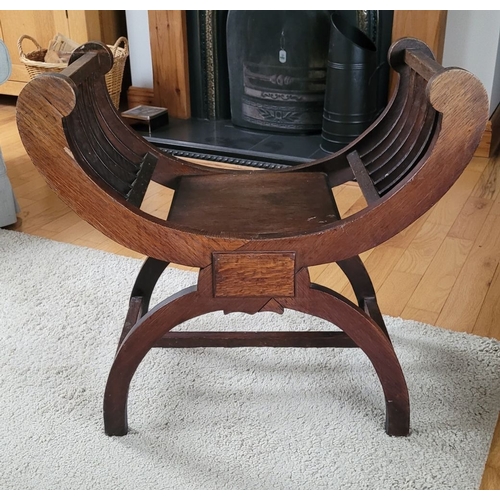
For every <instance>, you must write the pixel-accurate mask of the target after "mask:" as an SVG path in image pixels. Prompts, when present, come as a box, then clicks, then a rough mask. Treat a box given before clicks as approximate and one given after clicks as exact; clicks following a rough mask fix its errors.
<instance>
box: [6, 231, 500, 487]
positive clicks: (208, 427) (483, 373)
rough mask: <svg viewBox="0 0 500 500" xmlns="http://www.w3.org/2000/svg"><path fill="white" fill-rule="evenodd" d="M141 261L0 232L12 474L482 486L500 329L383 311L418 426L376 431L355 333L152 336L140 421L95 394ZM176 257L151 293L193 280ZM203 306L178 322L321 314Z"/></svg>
mask: <svg viewBox="0 0 500 500" xmlns="http://www.w3.org/2000/svg"><path fill="white" fill-rule="evenodd" d="M140 265H141V262H140V261H138V260H136V259H130V258H124V257H119V256H116V255H111V254H108V253H105V252H101V251H97V250H89V249H84V248H81V247H77V246H72V245H67V244H62V243H56V242H53V241H49V240H45V239H42V238H37V237H32V236H27V235H24V234H20V233H15V232H11V231H5V230H0V285H1V287H2V288H1V289H2V293H1V295H0V325H1V327H0V358H1V367H2V368H1V374H2V376H1V382H0V383H1V386H0V449H1V450H2V452H1V453H0V487H1V488H2V489H149V490H151V489H188V490H193V489H268V490H269V489H271V490H273V489H283V490H287V489H300V490H303V489H476V488H478V487H479V484H480V480H481V475H482V471H483V468H484V463H485V460H486V457H487V454H488V449H489V445H490V440H491V437H492V433H493V430H494V427H495V423H496V419H497V417H498V411H499V407H500V387H499V384H498V373H499V372H500V350H499V344H500V343H499V342H497V341H495V340H492V339H484V338H480V337H477V336H473V335H469V334H465V333H456V332H450V331H446V330H443V329H440V328H436V327H432V326H428V325H424V324H421V323H417V322H413V321H404V320H401V319H397V318H389V317H387V318H386V319H387V323H388V328H389V331H390V333H391V336H392V338H393V341H394V344H395V348H396V351H397V353H398V356H399V358H400V361H401V364H402V366H403V370H404V372H405V375H406V377H407V382H408V386H409V391H410V398H411V405H412V433H411V435H410V436H409V437H407V438H391V437H388V436H387V435H386V434H385V433H384V431H383V422H384V401H383V397H382V390H381V387H380V384H379V382H378V379H377V378H376V376H375V373H374V370H373V368H372V367H371V365H370V363H369V362H368V360H367V358H366V357H365V356H364V354H363V353H362V352H361V351H359V350H356V349H345V350H342V349H310V350H306V349H273V348H245V349H215V348H212V349H187V350H167V349H159V350H154V351H152V352H151V353H149V354H148V355H147V356H146V358H145V360H144V362H143V363H142V365H141V366H140V368H139V370H138V372H137V374H136V377H135V378H134V381H133V384H132V387H131V391H130V399H129V423H130V426H131V432H130V433H129V435H127V436H125V437H113V438H110V437H107V436H105V435H104V433H103V426H102V395H103V390H104V385H105V382H106V377H107V373H108V370H109V368H110V366H111V362H112V358H113V355H114V351H115V348H116V343H117V341H118V335H119V332H120V329H121V326H122V322H123V318H124V315H125V312H126V309H127V302H128V294H129V291H130V287H131V285H132V283H133V279H134V276H135V274H136V272H137V271H138V269H139V267H140ZM194 280H195V277H194V275H193V273H188V272H182V271H178V270H170V271H168V272H167V273H166V274H165V276H164V278H162V280H161V283H160V284H159V290H158V293H157V294H156V295H155V301H157V300H159V298H160V297H162V296H164V295H166V294H168V293H171V292H173V291H174V290H177V289H179V288H183V287H185V286H188V285H190V284H192V283H193V282H194ZM324 326H325V324H324V323H323V322H322V321H319V320H316V319H314V318H310V317H307V316H305V315H302V314H298V313H292V312H287V313H286V314H284V315H283V316H279V315H276V314H274V313H263V314H260V315H256V316H247V315H228V316H223V315H222V314H211V315H207V316H205V317H201V318H198V319H196V320H193V321H192V322H191V324H190V325H187V326H185V328H192V329H194V328H199V329H202V330H208V329H215V330H217V329H223V328H227V329H232V328H234V329H243V328H254V329H266V330H267V329H269V328H276V329H301V328H306V329H307V328H308V329H321V328H322V327H324Z"/></svg>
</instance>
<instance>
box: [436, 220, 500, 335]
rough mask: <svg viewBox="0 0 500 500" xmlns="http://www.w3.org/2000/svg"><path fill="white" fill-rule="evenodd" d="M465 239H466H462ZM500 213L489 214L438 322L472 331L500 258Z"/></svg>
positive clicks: (452, 327)
mask: <svg viewBox="0 0 500 500" xmlns="http://www.w3.org/2000/svg"><path fill="white" fill-rule="evenodd" d="M462 241H463V240H462ZM499 248H500V217H498V216H488V218H487V220H486V222H485V224H484V225H483V227H482V229H481V232H480V234H479V235H478V238H477V240H476V241H475V242H474V244H473V247H472V248H471V251H470V253H469V255H468V256H467V259H466V261H465V262H464V264H463V266H462V268H461V270H460V273H459V275H458V276H457V280H456V282H455V284H454V286H453V289H452V290H451V291H450V294H449V296H448V297H447V299H446V303H445V304H444V307H443V310H442V311H441V313H440V315H439V318H438V320H437V322H436V325H438V326H442V327H443V328H449V329H451V330H458V329H460V328H462V329H463V331H466V332H471V331H472V330H473V329H474V324H475V323H476V319H477V317H478V315H479V312H480V310H481V306H482V305H483V302H484V300H485V297H486V295H487V293H488V290H489V287H490V284H491V282H492V280H493V276H494V275H495V272H496V270H497V267H498V265H499V262H500V252H499Z"/></svg>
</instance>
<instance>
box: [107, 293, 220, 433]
mask: <svg viewBox="0 0 500 500" xmlns="http://www.w3.org/2000/svg"><path fill="white" fill-rule="evenodd" d="M215 310H217V306H216V303H215V302H214V301H210V300H205V298H204V297H200V296H199V294H198V293H197V287H196V286H192V287H189V288H186V289H185V290H182V291H181V292H179V293H177V294H175V295H173V296H172V297H170V298H168V299H167V300H165V301H163V302H161V303H160V304H158V305H157V306H156V307H155V308H153V309H152V310H151V311H149V312H148V313H147V314H146V315H144V317H142V318H141V319H140V320H139V321H138V322H137V324H136V325H135V326H134V327H133V328H132V329H131V330H130V332H129V333H128V335H127V336H126V337H125V338H124V339H123V341H122V342H121V344H120V346H119V348H118V351H117V353H116V356H115V359H114V361H113V365H112V367H111V370H110V372H109V376H108V381H107V384H106V389H105V394H104V429H105V432H106V434H107V435H108V436H123V435H125V434H126V433H127V430H128V425H127V397H128V390H129V386H130V382H131V380H132V377H133V376H134V373H135V372H136V370H137V367H138V366H139V364H140V363H141V361H142V360H143V358H144V356H145V355H146V354H147V353H148V351H149V350H150V349H151V348H152V347H153V346H154V345H155V344H156V342H157V341H158V340H159V339H160V338H161V337H162V336H163V335H164V334H165V333H167V332H169V331H170V330H171V329H172V328H174V327H175V326H177V325H179V324H180V323H183V322H184V321H187V320H188V319H191V318H194V317H196V316H200V315H202V314H206V313H209V312H212V311H215Z"/></svg>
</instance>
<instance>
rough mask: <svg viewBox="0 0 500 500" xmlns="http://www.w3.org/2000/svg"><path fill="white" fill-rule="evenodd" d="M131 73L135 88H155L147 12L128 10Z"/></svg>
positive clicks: (126, 15)
mask: <svg viewBox="0 0 500 500" xmlns="http://www.w3.org/2000/svg"><path fill="white" fill-rule="evenodd" d="M125 17H126V20H127V38H128V43H129V59H130V73H131V78H132V85H133V86H134V87H143V88H148V89H152V88H153V67H152V65H151V46H150V45H149V22H148V11H147V10H126V11H125Z"/></svg>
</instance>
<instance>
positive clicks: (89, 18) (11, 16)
mask: <svg viewBox="0 0 500 500" xmlns="http://www.w3.org/2000/svg"><path fill="white" fill-rule="evenodd" d="M125 26H126V25H125V11H119V10H106V11H104V10H0V38H1V39H2V40H3V41H4V42H5V44H6V45H7V49H8V50H9V53H10V57H11V59H12V73H11V76H10V78H9V80H8V81H7V82H5V83H4V84H3V85H0V94H8V95H19V92H20V91H21V89H22V88H23V87H24V85H25V84H26V83H27V82H28V81H29V75H28V72H27V71H26V68H25V67H24V64H23V63H21V61H20V60H19V51H18V47H17V41H18V40H19V37H20V36H21V35H30V36H32V37H33V38H34V39H35V40H36V41H37V42H38V43H39V44H40V45H41V46H42V48H47V45H48V43H49V41H50V40H51V39H52V38H53V37H54V35H56V34H57V33H61V34H63V35H65V36H67V37H69V38H71V39H72V40H75V41H76V42H78V43H84V42H88V41H90V40H99V41H102V42H104V43H107V44H113V43H115V41H116V40H117V39H118V37H120V36H123V35H125V34H126V32H125V29H126V28H125ZM23 50H24V52H25V53H29V52H31V51H34V50H36V47H35V46H34V45H33V44H32V42H31V41H30V40H27V39H26V40H24V41H23Z"/></svg>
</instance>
